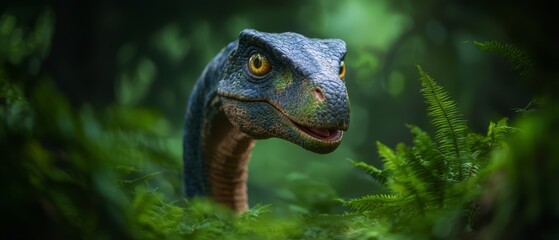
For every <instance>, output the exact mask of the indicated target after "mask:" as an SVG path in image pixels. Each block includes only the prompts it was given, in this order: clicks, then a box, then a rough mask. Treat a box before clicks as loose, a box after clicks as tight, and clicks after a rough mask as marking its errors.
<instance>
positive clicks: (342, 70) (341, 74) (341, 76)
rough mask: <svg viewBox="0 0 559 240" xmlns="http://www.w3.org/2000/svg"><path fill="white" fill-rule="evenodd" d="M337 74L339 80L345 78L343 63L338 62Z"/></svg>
mask: <svg viewBox="0 0 559 240" xmlns="http://www.w3.org/2000/svg"><path fill="white" fill-rule="evenodd" d="M338 74H339V76H340V79H344V77H345V62H344V61H341V62H340V70H339V72H338Z"/></svg>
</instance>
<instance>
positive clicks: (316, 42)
mask: <svg viewBox="0 0 559 240" xmlns="http://www.w3.org/2000/svg"><path fill="white" fill-rule="evenodd" d="M256 52H258V53H261V54H263V55H264V56H266V58H267V59H269V62H270V65H271V71H270V72H269V73H267V74H266V75H264V76H256V75H254V74H252V73H251V71H250V70H249V65H248V61H249V58H250V56H251V55H252V54H254V53H256ZM345 53H346V49H345V43H344V42H343V41H342V40H339V39H309V38H306V37H304V36H302V35H299V34H296V33H279V34H275V33H263V32H258V31H256V30H251V29H248V30H243V31H242V32H241V34H240V36H239V39H238V40H237V41H234V42H232V43H230V44H229V45H228V46H227V47H225V48H224V49H223V50H222V51H221V52H220V53H219V54H218V55H217V56H216V57H215V58H214V59H213V60H212V61H211V62H210V63H209V64H208V66H206V68H205V69H204V71H203V73H202V75H201V76H200V77H199V78H198V80H197V82H196V85H195V86H194V89H193V91H192V94H191V96H190V99H189V102H188V106H187V111H186V120H185V131H184V135H183V150H184V153H183V161H184V176H185V187H186V195H187V197H194V196H199V195H202V196H203V195H209V196H210V197H212V198H214V199H215V200H217V201H218V202H221V203H223V204H225V205H227V206H229V207H230V208H232V209H235V210H237V211H239V212H242V211H245V210H246V209H247V208H248V205H247V193H246V179H247V176H248V171H247V164H248V159H249V158H250V153H251V151H252V147H253V146H254V139H265V138H270V137H278V138H282V139H285V140H287V141H290V142H293V143H295V144H297V145H299V146H301V147H303V148H305V149H307V150H310V151H313V152H317V153H329V152H331V151H333V150H335V149H336V148H337V147H338V145H339V144H340V142H341V140H342V135H343V131H346V130H347V128H348V125H349V99H348V95H347V90H346V87H345V83H344V79H341V78H340V77H342V76H341V75H340V64H341V63H342V61H343V59H344V57H345Z"/></svg>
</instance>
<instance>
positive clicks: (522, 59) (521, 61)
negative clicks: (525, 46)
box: [473, 41, 532, 72]
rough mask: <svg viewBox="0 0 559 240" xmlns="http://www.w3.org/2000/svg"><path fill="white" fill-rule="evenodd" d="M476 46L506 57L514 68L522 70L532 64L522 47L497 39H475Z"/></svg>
mask: <svg viewBox="0 0 559 240" xmlns="http://www.w3.org/2000/svg"><path fill="white" fill-rule="evenodd" d="M473 43H474V46H476V47H477V48H479V49H480V50H482V51H485V52H489V53H493V54H498V55H501V56H503V57H505V58H506V59H507V60H508V61H509V62H510V63H511V64H512V68H513V69H514V70H518V71H520V72H522V71H523V70H525V69H527V68H529V67H531V66H532V63H531V62H530V59H529V58H528V56H527V55H526V53H524V52H523V51H521V50H520V49H518V48H516V47H515V46H513V45H512V44H507V43H499V42H497V41H485V42H477V41H474V42H473Z"/></svg>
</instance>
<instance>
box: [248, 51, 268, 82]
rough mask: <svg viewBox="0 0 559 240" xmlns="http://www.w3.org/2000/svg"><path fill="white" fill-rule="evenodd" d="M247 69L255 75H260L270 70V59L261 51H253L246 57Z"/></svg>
mask: <svg viewBox="0 0 559 240" xmlns="http://www.w3.org/2000/svg"><path fill="white" fill-rule="evenodd" d="M248 70H250V73H252V74H254V75H255V76H257V77H262V76H264V75H266V74H268V73H269V72H270V71H271V70H272V65H270V60H268V58H266V56H264V54H262V53H253V54H252V56H250V58H249V59H248Z"/></svg>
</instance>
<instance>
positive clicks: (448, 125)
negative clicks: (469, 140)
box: [417, 65, 468, 181]
mask: <svg viewBox="0 0 559 240" xmlns="http://www.w3.org/2000/svg"><path fill="white" fill-rule="evenodd" d="M417 69H418V71H419V75H420V79H421V85H422V86H423V89H422V93H423V98H424V99H425V102H426V103H427V105H428V107H427V115H429V116H430V117H431V123H432V124H433V126H434V127H435V128H436V133H435V139H436V141H437V144H438V149H439V150H440V152H441V153H442V154H443V156H444V157H445V159H446V162H447V163H448V164H449V167H450V168H451V170H452V169H456V171H452V172H453V173H456V174H455V176H450V177H451V178H454V179H455V180H457V181H460V180H463V175H464V173H463V163H464V161H467V158H468V156H467V154H466V152H467V151H466V149H465V148H464V147H465V146H466V144H465V138H466V130H467V126H466V121H465V120H463V119H462V118H461V114H460V112H459V109H458V107H457V106H456V103H455V102H454V101H453V100H452V99H451V98H450V97H449V95H448V93H447V92H446V91H445V90H444V89H443V88H442V87H441V86H439V85H437V83H436V82H435V80H433V78H431V76H429V74H427V73H426V72H425V71H424V70H423V69H422V68H421V66H419V65H418V66H417Z"/></svg>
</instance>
